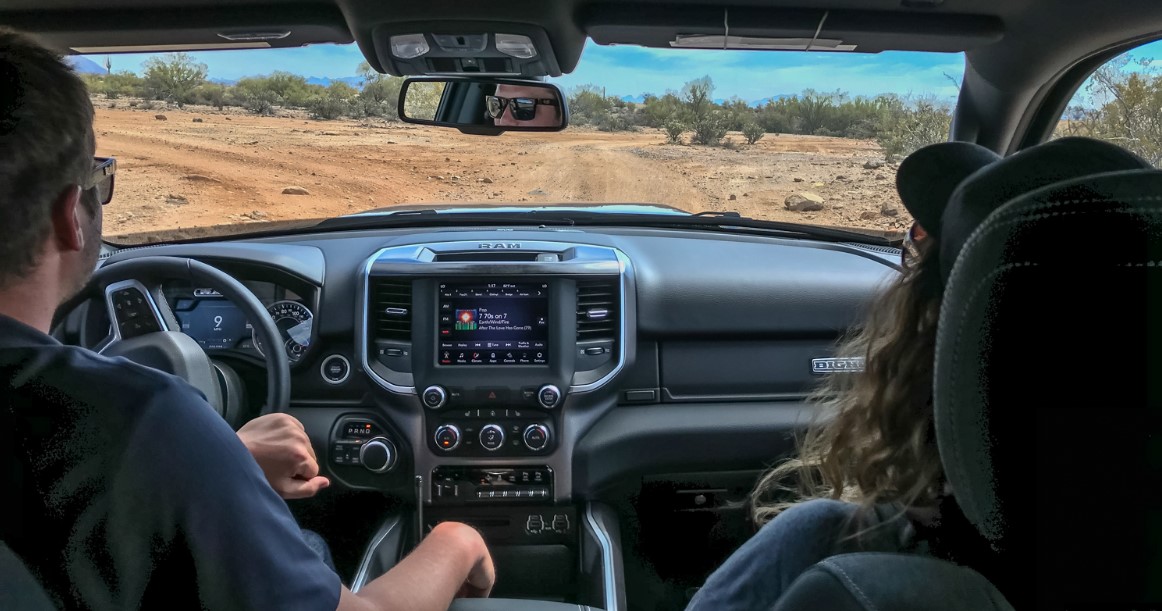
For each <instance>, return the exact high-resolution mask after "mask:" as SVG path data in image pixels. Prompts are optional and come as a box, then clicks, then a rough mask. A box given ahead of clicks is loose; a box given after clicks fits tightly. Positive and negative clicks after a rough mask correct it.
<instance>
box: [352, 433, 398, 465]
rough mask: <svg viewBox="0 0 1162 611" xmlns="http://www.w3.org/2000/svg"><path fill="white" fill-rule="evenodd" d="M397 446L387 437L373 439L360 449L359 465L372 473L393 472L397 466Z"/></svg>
mask: <svg viewBox="0 0 1162 611" xmlns="http://www.w3.org/2000/svg"><path fill="white" fill-rule="evenodd" d="M395 457H396V451H395V444H394V443H392V442H391V440H390V439H387V438H386V437H373V438H371V439H368V440H367V441H366V442H364V444H363V446H362V447H360V448H359V463H360V464H362V465H363V466H364V468H366V469H367V470H368V471H371V472H372V473H384V472H387V471H391V468H392V467H394V466H395Z"/></svg>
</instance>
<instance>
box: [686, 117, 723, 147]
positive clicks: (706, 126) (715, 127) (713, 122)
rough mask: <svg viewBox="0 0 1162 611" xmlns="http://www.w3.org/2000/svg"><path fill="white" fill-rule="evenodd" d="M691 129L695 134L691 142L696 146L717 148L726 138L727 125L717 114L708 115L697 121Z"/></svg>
mask: <svg viewBox="0 0 1162 611" xmlns="http://www.w3.org/2000/svg"><path fill="white" fill-rule="evenodd" d="M691 129H692V130H693V131H694V134H693V135H692V136H691V137H690V142H692V143H694V144H704V145H706V146H717V145H718V144H719V143H720V142H722V139H723V138H724V137H725V136H726V123H725V121H723V119H722V117H720V116H718V115H716V114H710V115H706V116H704V117H702V118H700V119H698V120H696V121H695V122H694V125H692V126H691Z"/></svg>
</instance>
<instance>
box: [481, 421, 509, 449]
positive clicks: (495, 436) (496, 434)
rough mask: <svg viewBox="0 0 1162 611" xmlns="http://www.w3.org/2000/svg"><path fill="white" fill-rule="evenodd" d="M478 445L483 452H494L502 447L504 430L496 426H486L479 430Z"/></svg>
mask: <svg viewBox="0 0 1162 611" xmlns="http://www.w3.org/2000/svg"><path fill="white" fill-rule="evenodd" d="M480 445H481V447H483V448H484V449H485V450H488V451H490V452H495V451H496V450H499V449H500V448H501V446H503V445H504V429H502V428H500V425H497V424H486V425H484V426H483V427H482V428H481V429H480Z"/></svg>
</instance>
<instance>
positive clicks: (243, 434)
mask: <svg viewBox="0 0 1162 611" xmlns="http://www.w3.org/2000/svg"><path fill="white" fill-rule="evenodd" d="M238 438H239V439H241V440H242V443H243V445H245V446H246V449H247V450H250V454H251V455H253V456H254V460H255V461H257V462H258V466H259V467H261V468H262V472H263V473H264V474H265V475H266V479H267V481H268V482H270V487H271V488H274V491H275V492H277V493H278V495H279V496H281V497H282V498H284V499H303V498H309V497H312V496H315V494H317V493H318V492H319V491H320V490H322V489H324V488H326V487H327V486H330V485H331V481H330V480H328V479H327V478H325V477H322V476H320V475H319V462H318V459H317V458H316V457H315V450H314V449H313V448H312V447H311V440H310V439H309V438H308V437H307V432H306V429H304V428H303V424H302V423H301V422H299V421H298V420H297V419H295V417H294V416H290V415H287V414H267V415H265V416H259V417H258V418H255V419H254V420H251V421H250V422H247V423H246V424H245V425H243V426H242V428H240V429H238Z"/></svg>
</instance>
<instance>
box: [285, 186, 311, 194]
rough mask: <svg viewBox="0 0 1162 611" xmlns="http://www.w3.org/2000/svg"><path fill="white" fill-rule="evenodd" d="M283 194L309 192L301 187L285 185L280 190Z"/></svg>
mask: <svg viewBox="0 0 1162 611" xmlns="http://www.w3.org/2000/svg"><path fill="white" fill-rule="evenodd" d="M282 194H283V195H310V194H311V192H310V191H307V190H306V189H304V188H302V187H287V188H285V189H283V190H282Z"/></svg>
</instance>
